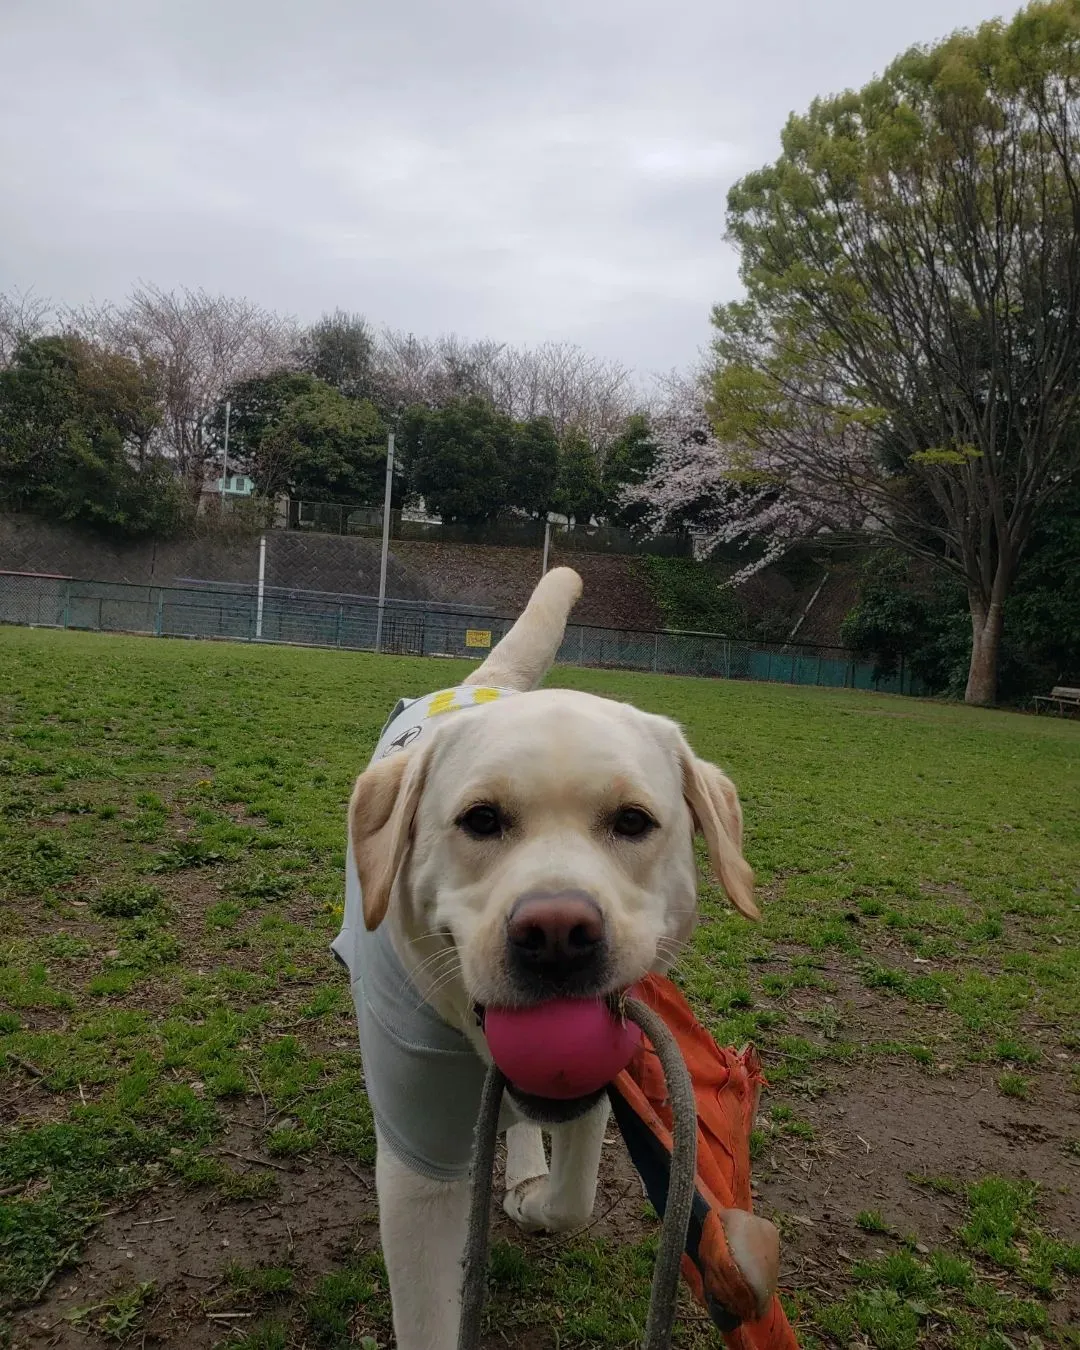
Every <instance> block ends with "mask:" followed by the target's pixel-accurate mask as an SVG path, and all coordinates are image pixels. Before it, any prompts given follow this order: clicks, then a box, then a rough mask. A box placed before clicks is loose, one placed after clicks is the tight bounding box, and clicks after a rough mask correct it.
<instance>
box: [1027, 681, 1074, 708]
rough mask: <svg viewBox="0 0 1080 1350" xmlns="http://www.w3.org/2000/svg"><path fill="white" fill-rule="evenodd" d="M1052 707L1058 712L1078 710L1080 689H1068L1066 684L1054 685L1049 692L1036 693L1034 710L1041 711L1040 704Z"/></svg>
mask: <svg viewBox="0 0 1080 1350" xmlns="http://www.w3.org/2000/svg"><path fill="white" fill-rule="evenodd" d="M1044 703H1045V704H1046V706H1047V707H1048V708H1053V709H1054V711H1055V712H1059V713H1074V712H1080V689H1069V688H1068V687H1067V686H1066V685H1063V684H1059V685H1055V686H1054V688H1053V689H1051V690H1050V692H1049V694H1037V695H1036V697H1035V711H1036V712H1041V711H1042V705H1043V704H1044Z"/></svg>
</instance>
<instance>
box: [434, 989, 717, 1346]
mask: <svg viewBox="0 0 1080 1350" xmlns="http://www.w3.org/2000/svg"><path fill="white" fill-rule="evenodd" d="M623 1014H624V1016H626V1017H628V1018H629V1019H630V1021H632V1022H636V1023H637V1025H638V1026H639V1027H640V1028H641V1029H642V1031H643V1032H644V1033H645V1035H646V1036H647V1037H648V1038H649V1040H650V1041H651V1042H652V1046H653V1049H654V1050H655V1051H656V1054H657V1057H658V1059H659V1060H660V1065H661V1067H662V1068H663V1070H664V1078H665V1080H666V1082H667V1093H668V1098H669V1100H670V1102H671V1110H672V1115H673V1117H674V1128H673V1130H672V1143H673V1147H672V1154H671V1174H670V1179H669V1182H668V1196H667V1205H666V1207H665V1210H664V1222H663V1227H662V1229H661V1231H660V1245H659V1247H658V1248H657V1252H656V1264H655V1265H654V1267H653V1277H652V1291H651V1293H650V1295H649V1315H648V1319H647V1320H646V1323H645V1339H644V1340H643V1341H642V1343H641V1350H669V1347H670V1345H671V1333H672V1328H673V1327H674V1325H675V1308H676V1304H677V1302H678V1297H679V1274H680V1267H681V1262H682V1255H683V1252H684V1250H685V1248H686V1233H687V1229H688V1228H689V1226H690V1210H691V1206H692V1204H693V1201H694V1186H695V1180H696V1177H697V1105H696V1102H695V1099H694V1087H693V1083H692V1082H691V1079H690V1071H689V1070H688V1069H687V1067H686V1063H685V1061H684V1060H683V1057H682V1054H681V1052H680V1050H679V1047H678V1043H677V1042H676V1040H675V1037H674V1036H673V1035H672V1034H671V1032H670V1030H669V1029H668V1027H667V1025H666V1024H665V1022H664V1021H663V1019H662V1018H661V1017H659V1016H658V1015H657V1014H656V1013H655V1012H653V1011H652V1009H651V1008H648V1007H646V1006H645V1004H644V1003H642V1002H641V1001H640V1000H639V999H627V1000H626V1003H625V1005H624V1007H623ZM505 1087H506V1079H505V1078H504V1077H503V1075H502V1073H501V1072H500V1071H499V1069H497V1068H496V1067H495V1065H494V1064H493V1065H492V1066H491V1068H490V1069H489V1070H488V1075H487V1079H486V1080H485V1082H484V1092H483V1096H482V1098H481V1102H480V1115H479V1118H478V1120H477V1125H476V1144H475V1148H474V1154H473V1167H472V1195H471V1197H470V1201H469V1230H468V1236H467V1238H466V1242H465V1283H464V1285H463V1286H462V1297H461V1325H460V1328H459V1331H458V1350H477V1347H478V1346H479V1344H480V1329H481V1320H482V1318H483V1312H484V1299H485V1295H486V1294H487V1263H488V1238H489V1231H488V1228H489V1225H488V1212H489V1208H490V1204H491V1187H492V1174H493V1172H494V1170H495V1141H496V1139H497V1138H498V1133H499V1107H500V1105H501V1103H502V1096H503V1089H504V1088H505Z"/></svg>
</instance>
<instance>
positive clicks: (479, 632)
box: [465, 628, 491, 647]
mask: <svg viewBox="0 0 1080 1350" xmlns="http://www.w3.org/2000/svg"><path fill="white" fill-rule="evenodd" d="M465 646H466V647H490V646H491V629H490V628H466V629H465Z"/></svg>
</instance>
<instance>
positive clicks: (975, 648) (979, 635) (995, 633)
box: [964, 595, 1005, 708]
mask: <svg viewBox="0 0 1080 1350" xmlns="http://www.w3.org/2000/svg"><path fill="white" fill-rule="evenodd" d="M969 604H970V606H971V665H970V666H969V667H968V680H967V688H966V689H965V691H964V702H965V703H972V704H975V705H977V706H979V707H983V708H990V707H992V706H993V705H994V703H995V702H996V700H997V680H998V653H999V651H1000V650H1001V633H1002V629H1003V627H1004V620H1005V614H1004V610H1003V607H1002V605H1001V602H1000V601H998V600H992V601H991V602H990V604H989V606H987V605H986V604H985V603H984V602H983V600H982V598H981V597H977V596H974V595H973V596H970V597H969Z"/></svg>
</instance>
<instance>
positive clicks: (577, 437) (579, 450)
mask: <svg viewBox="0 0 1080 1350" xmlns="http://www.w3.org/2000/svg"><path fill="white" fill-rule="evenodd" d="M603 508H604V489H603V486H602V485H601V482H600V470H599V467H598V466H597V463H596V454H595V452H594V450H593V448H592V446H591V445H590V444H589V442H588V440H587V438H586V437H585V435H584V433H583V432H581V431H577V430H575V429H571V430H570V431H568V432H567V433H566V435H565V436H564V437H563V441H562V446H561V448H560V451H559V477H558V480H557V482H556V487H555V502H554V509H555V510H556V511H558V512H560V513H561V514H562V515H564V516H572V517H573V518H574V519H575V520H576V521H577V522H578V524H579V525H587V524H588V523H589V520H590V518H591V517H592V516H595V515H599V514H601V513H602V511H603Z"/></svg>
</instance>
